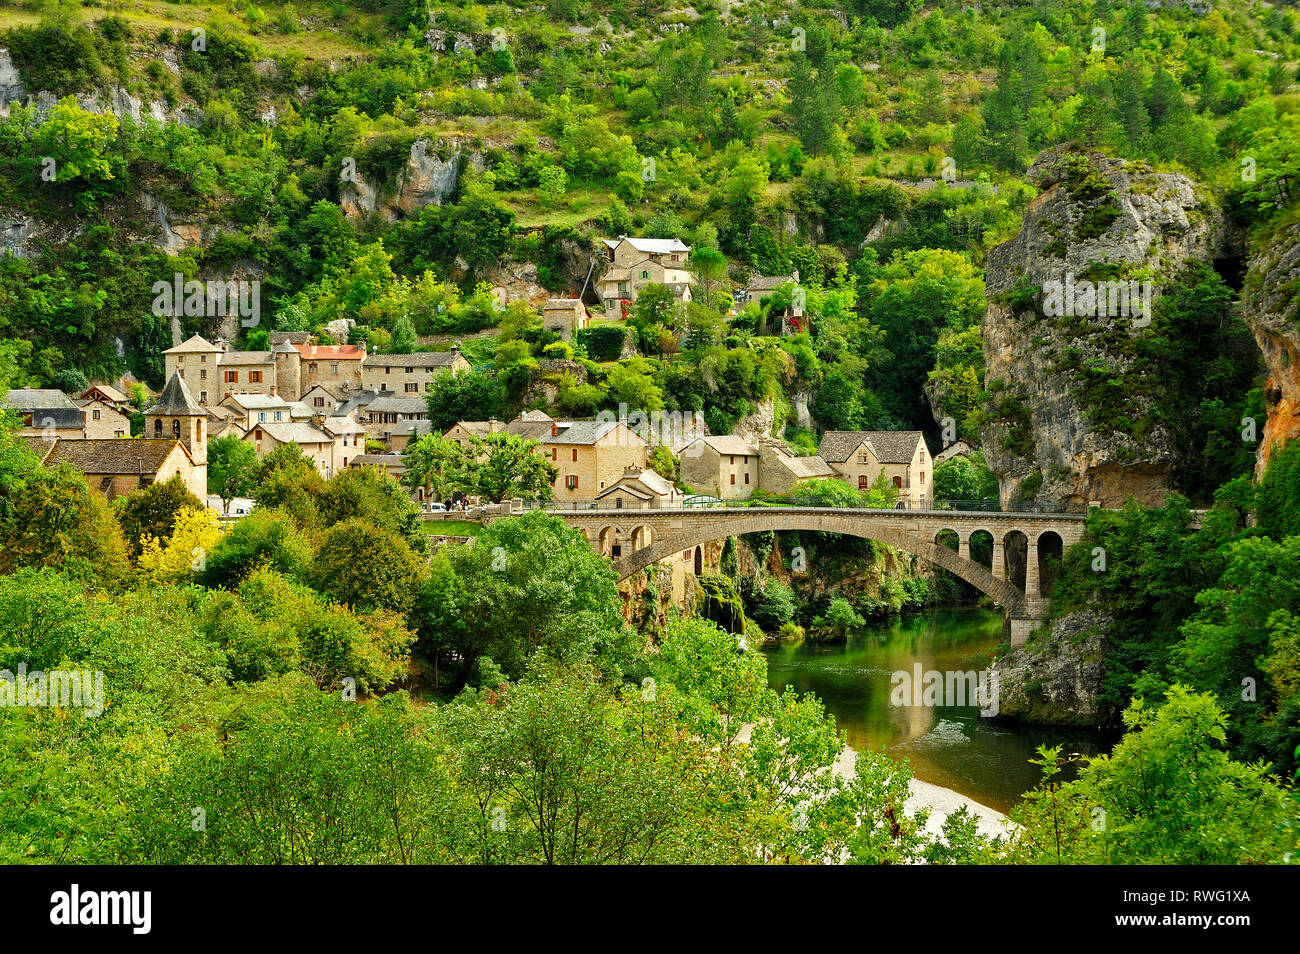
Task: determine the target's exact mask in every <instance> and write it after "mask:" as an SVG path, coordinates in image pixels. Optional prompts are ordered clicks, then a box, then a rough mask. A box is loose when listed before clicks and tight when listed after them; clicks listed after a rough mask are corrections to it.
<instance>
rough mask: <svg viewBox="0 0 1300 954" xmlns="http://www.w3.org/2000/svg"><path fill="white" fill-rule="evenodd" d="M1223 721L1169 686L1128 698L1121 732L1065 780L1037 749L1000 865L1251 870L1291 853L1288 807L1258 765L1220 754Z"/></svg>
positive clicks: (1206, 703)
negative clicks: (1032, 785)
mask: <svg viewBox="0 0 1300 954" xmlns="http://www.w3.org/2000/svg"><path fill="white" fill-rule="evenodd" d="M1226 722H1227V720H1226V718H1225V716H1224V714H1223V712H1222V710H1220V709H1219V707H1218V706H1217V705H1215V703H1214V700H1213V699H1212V698H1211V697H1209V696H1206V695H1197V694H1195V693H1193V692H1191V691H1189V690H1188V689H1187V688H1186V687H1181V686H1175V687H1173V688H1171V689H1170V690H1169V691H1168V692H1167V693H1166V701H1165V702H1164V703H1163V704H1162V705H1158V706H1157V705H1149V704H1147V703H1145V702H1143V701H1142V700H1137V701H1135V702H1134V703H1133V705H1131V706H1130V707H1129V708H1128V709H1127V710H1126V711H1125V713H1124V724H1125V727H1126V729H1127V730H1128V731H1127V732H1126V734H1125V736H1124V738H1123V739H1122V740H1121V741H1120V742H1119V744H1117V745H1116V746H1115V749H1114V751H1113V752H1112V753H1111V754H1110V755H1108V756H1106V755H1103V756H1099V757H1097V758H1095V759H1093V760H1092V761H1091V762H1089V764H1088V765H1087V766H1086V767H1085V768H1084V769H1083V770H1082V771H1081V772H1080V775H1079V778H1078V780H1077V781H1074V782H1066V783H1064V784H1059V783H1056V782H1054V781H1052V775H1054V774H1055V773H1056V771H1057V763H1058V760H1059V758H1060V749H1059V748H1055V749H1046V750H1040V760H1039V764H1043V765H1044V767H1045V777H1044V784H1043V785H1042V786H1041V787H1040V788H1039V789H1037V790H1035V791H1034V792H1032V793H1030V794H1029V795H1028V796H1027V798H1026V804H1025V806H1024V807H1023V808H1021V809H1018V810H1017V811H1015V812H1014V813H1013V818H1014V819H1015V820H1016V822H1017V823H1018V824H1019V825H1020V826H1022V827H1021V829H1020V830H1019V831H1018V832H1017V833H1016V835H1015V837H1014V839H1013V841H1012V843H1011V847H1010V852H1009V856H1010V857H1009V860H1012V861H1016V862H1021V863H1023V862H1031V863H1040V864H1062V863H1064V864H1080V863H1084V864H1175V865H1176V864H1261V863H1269V862H1276V861H1278V860H1279V859H1280V858H1281V857H1282V856H1283V855H1284V854H1285V853H1286V852H1294V851H1295V850H1296V848H1297V846H1298V845H1300V841H1298V840H1297V837H1296V830H1297V827H1296V820H1297V815H1300V812H1297V808H1296V804H1295V802H1294V801H1293V800H1291V799H1289V798H1287V796H1286V793H1285V792H1284V791H1283V790H1282V789H1281V788H1280V787H1278V785H1277V784H1276V783H1275V782H1273V781H1272V780H1271V779H1270V778H1269V777H1268V776H1267V775H1266V774H1265V770H1264V767H1263V766H1262V765H1260V764H1252V765H1247V764H1244V763H1241V762H1234V761H1232V759H1230V758H1229V757H1228V754H1227V753H1226V752H1225V751H1223V746H1224V739H1225V733H1226Z"/></svg>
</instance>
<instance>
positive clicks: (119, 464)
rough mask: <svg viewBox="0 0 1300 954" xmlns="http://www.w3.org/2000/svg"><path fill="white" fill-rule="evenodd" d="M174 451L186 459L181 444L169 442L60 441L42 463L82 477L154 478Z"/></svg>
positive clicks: (113, 439)
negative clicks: (70, 468)
mask: <svg viewBox="0 0 1300 954" xmlns="http://www.w3.org/2000/svg"><path fill="white" fill-rule="evenodd" d="M177 448H180V450H181V452H182V453H184V454H186V456H187V457H188V456H189V455H188V452H187V451H186V450H185V445H184V444H182V443H181V442H180V441H177V440H172V439H170V438H127V437H108V438H102V439H99V440H85V441H67V440H61V441H59V442H57V443H56V444H55V445H54V449H53V450H52V451H51V452H50V454H49V456H48V457H47V458H46V459H45V463H46V465H47V466H50V467H55V466H57V465H59V464H64V463H66V464H71V465H72V466H73V467H75V468H76V469H77V470H79V471H81V472H82V473H83V474H156V473H158V471H159V470H160V469H162V466H163V464H164V463H166V461H167V458H168V457H170V456H171V455H172V453H173V452H174V451H175V450H176V449H177Z"/></svg>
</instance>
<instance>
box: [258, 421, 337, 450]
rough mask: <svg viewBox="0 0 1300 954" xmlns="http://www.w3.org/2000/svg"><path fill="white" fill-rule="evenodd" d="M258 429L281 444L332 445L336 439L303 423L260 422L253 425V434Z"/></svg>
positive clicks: (317, 428) (312, 425)
mask: <svg viewBox="0 0 1300 954" xmlns="http://www.w3.org/2000/svg"><path fill="white" fill-rule="evenodd" d="M258 428H261V429H262V430H264V431H266V433H268V434H270V435H271V436H272V437H274V438H275V439H276V440H277V441H279V442H280V443H281V444H330V443H333V441H334V438H333V437H332V436H331V435H329V434H326V433H325V432H324V431H322V430H321V429H320V428H319V427H316V426H315V425H314V424H307V423H304V422H301V421H266V422H262V421H259V422H258V423H257V424H254V425H253V428H252V432H253V433H255V432H256V431H257V429H258Z"/></svg>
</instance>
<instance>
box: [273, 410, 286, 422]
mask: <svg viewBox="0 0 1300 954" xmlns="http://www.w3.org/2000/svg"><path fill="white" fill-rule="evenodd" d="M275 419H276V420H277V421H282V420H284V412H283V411H276V412H275Z"/></svg>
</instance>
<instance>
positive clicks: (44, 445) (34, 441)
mask: <svg viewBox="0 0 1300 954" xmlns="http://www.w3.org/2000/svg"><path fill="white" fill-rule="evenodd" d="M18 439H19V440H20V441H22V442H23V443H24V444H26V445H27V449H28V450H29V451H31V452H32V453H33V454H35V455H36V456H37V457H38V458H40V460H41V462H42V463H44V462H45V458H46V457H48V456H49V455H50V451H52V450H54V445H55V444H57V443H58V442H59V439H58V438H57V437H19V438H18Z"/></svg>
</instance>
